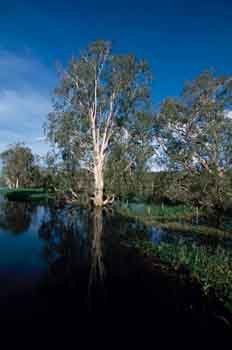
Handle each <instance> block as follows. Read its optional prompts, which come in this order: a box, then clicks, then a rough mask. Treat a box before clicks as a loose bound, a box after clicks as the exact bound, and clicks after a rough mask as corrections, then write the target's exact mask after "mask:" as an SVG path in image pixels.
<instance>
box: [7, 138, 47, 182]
mask: <svg viewBox="0 0 232 350" xmlns="http://www.w3.org/2000/svg"><path fill="white" fill-rule="evenodd" d="M1 159H2V162H3V169H2V172H3V177H4V179H5V182H6V184H7V186H9V187H10V188H18V187H19V186H31V185H34V184H36V182H37V181H38V177H39V173H40V172H39V167H38V166H37V165H36V160H35V157H34V155H33V154H32V151H31V149H30V148H29V147H26V146H25V145H24V144H20V143H17V144H15V145H13V146H10V148H9V149H7V150H6V151H4V152H2V153H1Z"/></svg>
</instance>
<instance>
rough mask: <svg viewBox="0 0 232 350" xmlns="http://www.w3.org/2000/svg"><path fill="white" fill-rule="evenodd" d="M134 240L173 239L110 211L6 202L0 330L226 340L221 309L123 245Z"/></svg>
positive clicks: (0, 232)
mask: <svg viewBox="0 0 232 350" xmlns="http://www.w3.org/2000/svg"><path fill="white" fill-rule="evenodd" d="M134 235H140V236H144V238H146V239H152V240H153V241H154V242H155V243H157V244H158V243H159V242H160V241H162V240H165V239H168V237H167V234H166V233H164V232H162V231H160V230H157V229H155V228H154V227H153V228H151V229H149V230H147V231H146V230H144V227H142V226H141V225H140V224H138V223H134V222H128V221H127V220H126V219H124V218H122V217H119V216H118V215H116V214H114V213H112V212H110V211H106V210H105V211H101V210H97V209H95V210H93V209H92V210H90V209H89V210H87V209H83V208H79V207H71V206H66V207H64V208H62V209H59V208H56V207H55V206H52V205H50V206H48V205H35V204H30V203H23V202H22V203H16V202H9V201H5V200H4V199H3V198H1V199H0V322H1V325H2V324H4V325H6V324H7V322H8V323H9V322H10V324H11V327H13V326H12V325H17V327H18V324H20V325H22V324H24V323H25V324H28V325H32V324H33V326H35V325H40V329H41V326H42V327H44V329H49V330H51V329H53V330H54V329H56V330H57V327H60V328H61V329H62V332H66V331H67V329H68V330H70V327H73V326H74V325H75V327H76V331H77V329H78V330H79V331H80V332H81V330H80V329H82V328H85V326H86V325H88V329H89V328H90V327H93V328H94V329H95V330H96V328H98V327H100V328H101V330H103V329H104V331H105V332H106V330H107V332H108V334H109V333H110V332H113V333H114V334H115V332H116V333H117V338H118V337H120V336H121V335H122V334H124V335H126V336H127V337H129V338H130V337H132V333H131V332H133V334H134V333H136V332H139V334H141V335H144V336H146V338H147V337H148V336H149V335H150V336H153V335H154V334H156V336H157V335H158V334H159V333H160V332H161V331H165V332H166V333H168V334H171V332H174V333H175V334H179V332H181V334H182V336H183V335H184V334H185V335H186V334H187V333H189V334H190V336H193V338H194V337H195V336H196V335H198V334H199V335H200V334H204V336H205V337H207V335H209V336H210V338H212V335H213V334H214V333H213V332H212V331H213V329H217V335H218V336H222V334H223V337H224V336H225V334H227V332H228V327H227V326H226V325H225V323H224V322H223V320H222V317H221V314H220V312H221V310H220V306H218V305H213V306H212V304H211V303H210V302H209V301H208V300H206V299H205V298H203V297H202V295H201V293H200V290H199V288H198V287H197V286H193V285H191V284H190V283H189V282H187V281H185V280H182V279H180V278H177V276H176V275H175V274H170V273H167V272H164V271H161V270H160V269H159V267H157V266H156V264H155V263H154V262H152V261H150V260H149V259H145V258H143V257H141V256H138V254H137V253H136V251H134V250H133V249H132V248H130V247H128V245H127V244H124V242H125V241H127V240H128V238H130V237H132V238H133V236H134ZM218 315H219V316H220V317H219V316H218ZM224 333H225V334H224ZM133 337H134V335H133ZM133 337H132V338H133ZM223 339H224V338H223ZM170 341H171V340H170Z"/></svg>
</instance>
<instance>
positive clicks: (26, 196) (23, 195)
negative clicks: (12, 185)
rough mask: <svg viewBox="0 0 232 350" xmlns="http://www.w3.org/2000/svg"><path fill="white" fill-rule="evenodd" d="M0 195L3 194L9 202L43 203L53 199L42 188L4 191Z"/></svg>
mask: <svg viewBox="0 0 232 350" xmlns="http://www.w3.org/2000/svg"><path fill="white" fill-rule="evenodd" d="M0 193H2V194H4V196H5V197H6V198H7V199H8V200H10V201H23V202H25V201H44V200H48V199H52V198H53V197H52V195H51V194H48V193H47V192H46V191H45V190H44V189H42V188H30V189H29V188H17V189H12V190H9V189H7V190H6V189H5V190H3V191H2V192H0Z"/></svg>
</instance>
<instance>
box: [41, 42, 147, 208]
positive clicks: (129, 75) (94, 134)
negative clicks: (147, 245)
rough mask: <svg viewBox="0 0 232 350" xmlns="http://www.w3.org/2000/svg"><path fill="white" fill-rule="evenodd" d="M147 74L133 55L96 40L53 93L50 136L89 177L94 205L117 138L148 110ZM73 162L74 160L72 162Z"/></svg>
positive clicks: (143, 64)
mask: <svg viewBox="0 0 232 350" xmlns="http://www.w3.org/2000/svg"><path fill="white" fill-rule="evenodd" d="M149 81H150V73H149V68H148V65H147V63H146V62H145V61H144V60H138V59H136V58H135V57H134V56H133V55H113V54H112V49H111V44H110V43H109V42H106V41H97V42H95V43H93V44H91V45H89V47H88V48H87V49H86V50H85V51H83V52H82V53H81V54H80V57H79V58H73V59H72V60H71V62H70V64H69V66H68V68H67V70H66V71H65V72H63V73H62V76H61V80H60V85H59V87H58V88H57V89H56V91H55V95H56V101H55V104H54V112H53V113H51V114H49V116H48V121H47V124H46V132H47V136H48V138H49V139H50V140H51V141H52V142H53V143H54V144H55V145H56V146H57V147H58V148H59V150H60V151H61V153H62V154H64V153H65V154H68V157H69V160H70V161H71V163H70V164H71V165H73V164H79V165H80V166H81V167H82V168H83V167H86V168H88V170H89V172H90V173H91V174H93V180H94V181H93V186H94V198H93V200H94V204H95V205H96V206H102V205H104V204H106V203H107V202H108V201H109V200H110V199H109V198H107V199H105V200H104V198H103V191H104V173H105V169H106V164H107V160H108V157H109V154H110V150H111V147H112V145H113V144H114V141H116V140H117V138H118V134H120V133H121V132H123V133H124V132H125V128H126V129H127V130H128V132H129V130H130V126H131V125H132V124H133V122H134V116H135V114H136V113H137V112H141V111H143V110H146V109H148V105H149ZM73 160H75V162H73Z"/></svg>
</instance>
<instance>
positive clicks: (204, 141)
mask: <svg viewBox="0 0 232 350" xmlns="http://www.w3.org/2000/svg"><path fill="white" fill-rule="evenodd" d="M231 88H232V78H231V77H229V76H223V77H221V76H220V77H217V76H215V75H214V74H213V73H211V72H208V71H207V72H204V73H202V74H201V75H200V76H199V77H198V78H197V79H196V80H194V81H193V82H189V83H187V84H186V86H185V88H184V90H183V93H182V96H181V98H180V99H179V100H177V99H170V98H169V99H167V100H165V101H164V103H163V104H162V106H161V111H160V114H159V117H158V118H157V123H158V124H159V133H158V134H159V136H158V140H159V142H160V146H161V148H162V151H163V152H161V153H162V156H163V158H164V159H165V161H166V162H167V164H168V167H169V170H172V171H174V173H173V174H175V176H174V182H175V186H173V187H172V189H171V192H170V195H171V196H174V197H178V198H179V199H183V200H184V201H189V202H192V203H195V204H198V205H202V206H205V207H207V208H208V209H210V210H213V211H215V210H225V209H226V207H227V206H228V205H229V204H231V198H232V191H231V176H230V169H231V161H232V118H231V110H232V105H231V103H232V97H231V96H232V95H231V91H232V89H231Z"/></svg>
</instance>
